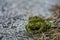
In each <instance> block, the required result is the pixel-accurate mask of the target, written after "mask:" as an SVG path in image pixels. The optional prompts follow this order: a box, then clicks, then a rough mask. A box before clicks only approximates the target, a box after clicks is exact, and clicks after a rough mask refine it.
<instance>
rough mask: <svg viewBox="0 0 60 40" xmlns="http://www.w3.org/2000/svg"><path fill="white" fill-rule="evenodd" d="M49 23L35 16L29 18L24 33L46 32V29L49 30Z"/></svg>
mask: <svg viewBox="0 0 60 40" xmlns="http://www.w3.org/2000/svg"><path fill="white" fill-rule="evenodd" d="M50 27H51V23H50V22H47V21H45V19H43V18H41V17H38V16H35V17H31V18H29V22H28V24H27V25H26V27H25V28H26V31H27V32H28V33H29V34H36V33H41V32H46V31H48V29H50Z"/></svg>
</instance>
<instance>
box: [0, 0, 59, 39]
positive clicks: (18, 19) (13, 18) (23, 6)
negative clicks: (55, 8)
mask: <svg viewBox="0 0 60 40" xmlns="http://www.w3.org/2000/svg"><path fill="white" fill-rule="evenodd" d="M59 2H60V0H0V40H27V38H29V36H28V34H27V33H25V25H26V24H27V22H28V18H29V17H30V16H41V15H42V16H45V17H49V16H51V14H50V12H49V11H48V9H49V8H50V7H51V5H54V4H56V3H57V4H59ZM31 40H33V39H32V38H31Z"/></svg>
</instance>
